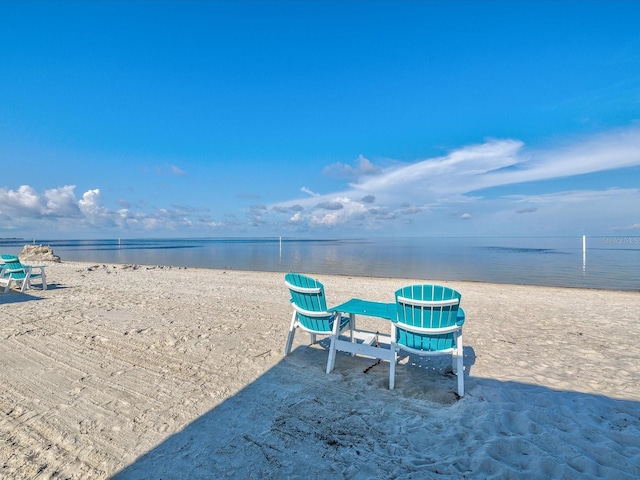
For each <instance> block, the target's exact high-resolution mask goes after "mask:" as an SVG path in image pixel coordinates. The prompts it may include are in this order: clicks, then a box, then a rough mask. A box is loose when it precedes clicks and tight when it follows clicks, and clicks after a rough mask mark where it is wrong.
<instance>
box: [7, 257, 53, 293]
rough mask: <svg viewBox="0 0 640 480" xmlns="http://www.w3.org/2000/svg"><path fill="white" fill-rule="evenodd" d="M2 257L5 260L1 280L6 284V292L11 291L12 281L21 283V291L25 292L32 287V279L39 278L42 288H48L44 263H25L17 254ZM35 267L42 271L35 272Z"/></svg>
mask: <svg viewBox="0 0 640 480" xmlns="http://www.w3.org/2000/svg"><path fill="white" fill-rule="evenodd" d="M0 258H1V259H2V261H3V263H2V271H1V272H0V282H1V283H2V284H3V285H5V289H4V293H7V292H8V291H9V289H10V288H11V283H12V282H14V283H16V285H19V286H20V291H21V292H23V293H24V292H25V291H26V290H27V289H28V288H31V281H32V280H34V279H38V278H39V279H40V281H41V285H42V289H43V290H46V289H47V277H46V275H45V272H44V268H45V267H44V266H43V265H37V266H31V265H23V264H22V263H21V262H20V260H19V259H18V257H16V256H15V255H6V254H3V255H2V256H0ZM34 269H39V270H40V271H39V272H34V271H33V270H34Z"/></svg>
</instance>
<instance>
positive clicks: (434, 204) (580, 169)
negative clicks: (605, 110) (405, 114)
mask: <svg viewBox="0 0 640 480" xmlns="http://www.w3.org/2000/svg"><path fill="white" fill-rule="evenodd" d="M362 160H366V159H362ZM367 162H368V160H367ZM369 163H370V162H369ZM369 163H367V164H366V165H367V171H374V170H375V171H376V173H377V175H374V176H370V175H369V174H368V173H367V174H365V173H364V171H363V172H361V173H360V176H357V177H355V178H353V181H352V183H350V185H349V189H347V190H342V191H338V192H334V193H331V194H324V195H317V194H313V199H311V198H301V199H295V200H292V201H290V202H280V203H278V204H276V205H274V207H275V211H277V208H278V207H285V206H287V205H290V204H292V203H296V204H299V205H301V206H303V207H304V209H305V210H304V215H299V216H298V217H297V219H296V220H297V222H298V223H303V222H304V221H305V220H306V221H307V222H308V224H309V225H310V226H313V225H316V226H318V225H327V224H330V225H332V226H335V225H338V224H345V225H348V224H351V225H358V228H360V227H362V226H366V227H370V228H379V223H378V222H379V221H381V220H383V217H382V216H381V215H380V211H381V210H380V208H384V209H385V215H384V218H387V219H388V220H389V221H394V220H395V219H396V218H397V217H398V216H399V215H402V214H406V213H419V212H432V211H434V210H436V209H442V208H447V207H450V206H453V205H456V204H470V203H478V202H483V201H484V200H485V199H483V198H482V197H479V196H477V195H474V192H478V191H481V190H484V189H488V188H491V187H497V186H505V185H517V184H523V183H527V182H536V181H541V180H551V179H557V178H564V177H571V176H576V175H582V174H586V173H594V172H600V171H606V170H614V169H621V168H627V167H634V166H639V165H640V127H639V126H633V127H629V128H626V129H618V130H614V131H609V132H605V133H601V134H598V135H594V136H591V137H589V138H582V139H574V140H572V141H571V142H566V143H564V144H562V145H556V146H553V147H547V148H540V149H535V148H527V147H526V146H525V144H524V142H522V141H520V140H513V139H489V140H487V141H485V142H484V143H482V144H476V145H469V146H465V147H462V148H459V149H456V150H453V151H451V152H449V153H448V154H446V155H444V156H440V157H434V158H427V159H424V160H419V161H416V162H413V163H405V164H395V165H393V166H391V167H386V168H375V169H374V168H369ZM330 167H331V169H334V170H335V169H337V168H338V167H340V168H342V170H343V171H344V172H346V173H349V174H352V175H356V173H357V172H358V169H357V168H344V166H342V165H341V164H340V165H338V164H335V165H333V166H330ZM303 191H305V192H307V193H309V192H310V191H308V189H306V188H304V187H303ZM609 193H610V194H613V195H618V194H619V193H620V192H619V191H612V192H609ZM595 194H596V193H593V194H588V193H586V192H582V193H578V192H575V193H574V199H575V201H576V202H581V203H582V204H585V203H586V202H589V201H592V199H593V198H592V195H595ZM605 196H606V197H607V198H608V199H609V200H611V197H610V196H609V195H605ZM536 198H537V200H534V199H533V198H530V199H529V202H544V201H545V199H550V198H551V197H544V196H540V197H536ZM562 198H563V201H564V202H565V204H566V201H568V199H569V196H568V194H567V193H566V192H564V193H563V194H562ZM374 199H375V202H376V205H377V206H378V207H379V208H377V209H375V210H374V209H371V208H367V204H370V203H372V202H373V200H374ZM555 200H556V201H557V198H556V199H555ZM337 203H340V204H341V205H343V208H342V209H341V210H340V211H335V212H332V213H331V214H329V215H327V214H324V213H322V210H326V208H327V206H328V205H334V204H336V205H337ZM407 204H408V205H410V207H408V206H407ZM539 208H542V207H541V206H540V205H536V206H525V207H521V208H519V209H518V211H519V213H533V212H535V211H536V209H539ZM470 218H474V219H476V218H478V215H477V214H474V213H472V212H468V213H466V214H465V215H464V216H463V219H470ZM376 225H377V226H376Z"/></svg>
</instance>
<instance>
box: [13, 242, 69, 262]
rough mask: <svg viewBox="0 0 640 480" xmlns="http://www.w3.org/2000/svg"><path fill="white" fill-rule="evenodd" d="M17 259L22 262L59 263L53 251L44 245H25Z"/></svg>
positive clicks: (58, 258)
mask: <svg viewBox="0 0 640 480" xmlns="http://www.w3.org/2000/svg"><path fill="white" fill-rule="evenodd" d="M19 257H20V261H24V262H58V263H59V262H60V257H59V256H57V255H54V253H53V249H52V248H51V247H49V246H45V245H25V246H24V248H23V249H22V252H20V255H19Z"/></svg>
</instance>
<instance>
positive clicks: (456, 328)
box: [389, 285, 465, 397]
mask: <svg viewBox="0 0 640 480" xmlns="http://www.w3.org/2000/svg"><path fill="white" fill-rule="evenodd" d="M395 296H396V311H397V313H396V315H397V317H396V320H395V321H394V322H393V325H392V327H391V349H392V350H393V351H394V352H395V354H394V356H395V358H394V360H393V361H392V362H391V365H390V368H389V388H390V389H392V388H393V387H394V383H395V366H396V362H397V356H398V352H400V351H406V352H408V353H410V354H414V355H420V356H422V355H443V354H450V355H451V356H452V363H453V370H454V372H455V373H456V375H457V377H458V395H459V396H460V397H462V396H464V368H463V350H462V325H463V324H464V321H465V314H464V310H463V309H462V308H460V300H461V298H462V296H461V295H460V293H459V292H457V291H455V290H453V289H451V288H448V287H444V286H441V285H410V286H407V287H403V288H401V289H400V290H397V291H396V293H395Z"/></svg>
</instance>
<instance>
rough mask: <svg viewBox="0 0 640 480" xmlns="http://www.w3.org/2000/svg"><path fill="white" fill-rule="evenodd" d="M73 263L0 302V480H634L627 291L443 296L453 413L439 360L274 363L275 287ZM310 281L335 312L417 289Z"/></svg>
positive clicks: (637, 466) (479, 291) (632, 350)
mask: <svg viewBox="0 0 640 480" xmlns="http://www.w3.org/2000/svg"><path fill="white" fill-rule="evenodd" d="M88 266H89V264H81V263H66V262H65V263H62V264H51V265H50V266H49V267H48V269H47V273H48V279H49V282H50V284H51V285H50V289H49V290H47V291H41V290H39V289H32V290H30V291H29V292H28V294H20V293H19V292H15V291H13V292H11V293H8V294H4V295H1V294H0V361H1V368H0V478H3V479H4V478H7V479H9V478H29V479H31V478H39V479H47V478H90V479H94V478H98V479H99V478H109V477H115V478H117V479H145V478H148V479H159V478H165V479H177V478H183V479H198V478H213V479H217V478H238V479H245V478H314V477H315V478H356V479H369V478H379V479H388V478H407V479H419V478H456V479H458V478H483V479H484V478H500V479H502V478H518V479H520V478H576V479H582V478H615V479H625V478H628V479H632V478H639V477H640V348H639V347H638V343H637V342H638V340H639V339H640V294H639V293H638V292H611V291H599V290H582V289H562V288H542V287H523V286H513V285H492V284H483V283H465V282H445V283H446V285H449V286H451V287H454V288H456V289H458V290H459V291H460V292H461V293H462V306H463V307H464V309H465V311H466V313H467V323H466V325H465V329H464V336H465V344H466V347H465V368H466V375H468V377H467V379H466V390H467V395H466V396H465V397H464V398H463V399H462V400H459V401H458V400H457V399H456V396H455V394H454V391H455V378H454V377H452V376H451V375H449V374H448V373H447V372H448V366H449V364H450V362H449V360H448V359H447V358H446V357H442V358H431V359H426V360H421V361H419V362H417V364H415V365H408V364H407V361H406V360H403V361H402V362H401V363H400V366H399V367H398V370H397V377H396V389H395V390H392V391H389V390H388V389H387V385H388V372H389V366H388V364H387V363H384V362H383V363H381V364H379V365H375V366H373V368H371V369H369V370H368V372H367V373H364V371H365V370H366V369H367V368H368V367H370V366H371V365H372V364H373V363H374V362H373V361H372V360H370V359H367V358H362V357H360V358H353V357H350V356H348V355H345V354H338V358H337V361H336V369H335V370H334V372H333V373H331V374H330V375H326V374H325V373H324V368H325V364H326V359H327V352H326V350H325V349H324V348H323V346H326V344H325V343H321V345H315V346H313V347H309V346H308V339H309V337H308V335H306V334H304V333H298V335H297V336H296V339H295V342H294V350H293V352H292V354H291V355H290V356H289V357H286V358H284V357H283V355H282V350H283V347H284V343H285V339H286V334H287V330H288V326H289V321H290V314H291V311H290V306H289V302H288V292H287V290H286V288H285V286H284V280H283V274H280V273H255V272H238V271H226V272H225V271H221V270H198V269H177V268H172V269H161V268H150V267H139V268H137V269H134V268H130V267H126V266H122V265H108V266H99V267H98V268H95V269H91V270H88V269H87V267H88ZM307 273H308V272H307ZM315 276H316V277H317V278H319V279H320V280H321V281H323V282H324V284H325V288H326V292H327V296H328V298H329V302H330V303H331V304H338V303H341V302H343V301H345V300H347V299H349V298H351V297H360V298H367V299H370V300H377V301H387V302H390V301H393V292H394V290H396V289H397V288H399V287H401V286H403V285H406V284H409V283H415V281H413V280H399V279H374V278H357V277H338V276H327V275H315ZM424 280H425V281H437V280H436V279H424ZM360 325H363V326H369V327H370V328H373V329H379V330H381V331H384V332H387V331H388V328H389V326H388V325H386V324H385V322H384V321H382V320H361V321H360Z"/></svg>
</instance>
